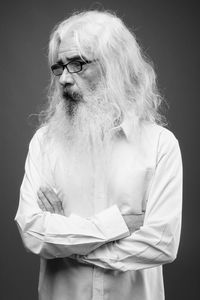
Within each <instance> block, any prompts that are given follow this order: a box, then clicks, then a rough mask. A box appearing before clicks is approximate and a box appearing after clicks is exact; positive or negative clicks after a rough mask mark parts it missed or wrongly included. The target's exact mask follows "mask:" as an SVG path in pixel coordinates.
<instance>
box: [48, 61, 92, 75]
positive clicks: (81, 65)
mask: <svg viewBox="0 0 200 300" xmlns="http://www.w3.org/2000/svg"><path fill="white" fill-rule="evenodd" d="M74 62H76V63H79V64H80V70H78V71H70V70H69V68H68V67H67V66H68V65H70V64H72V63H74ZM90 63H92V61H89V60H84V61H80V60H72V61H70V62H68V63H67V64H62V63H56V64H53V65H52V66H51V71H52V72H53V74H54V75H55V76H61V75H62V73H63V72H64V69H65V68H66V69H67V71H68V72H69V73H79V72H81V71H82V69H83V65H86V64H90ZM56 68H62V73H61V74H55V73H54V70H56Z"/></svg>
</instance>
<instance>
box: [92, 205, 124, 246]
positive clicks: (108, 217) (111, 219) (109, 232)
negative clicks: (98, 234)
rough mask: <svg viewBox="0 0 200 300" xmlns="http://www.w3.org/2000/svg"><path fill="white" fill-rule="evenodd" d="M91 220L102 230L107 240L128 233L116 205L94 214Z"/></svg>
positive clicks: (122, 236) (116, 238) (119, 237)
mask: <svg viewBox="0 0 200 300" xmlns="http://www.w3.org/2000/svg"><path fill="white" fill-rule="evenodd" d="M92 221H93V222H94V223H95V225H96V226H97V227H98V228H99V229H100V230H101V231H102V232H103V234H104V235H105V237H106V240H107V241H108V242H110V241H115V240H118V239H122V238H124V237H127V236H129V235H130V232H129V229H128V227H127V225H126V223H125V221H124V219H123V217H122V215H121V212H120V210H119V208H118V207H117V205H113V206H111V207H109V208H107V209H105V210H103V211H102V212H100V213H98V214H96V215H95V216H94V217H93V218H92Z"/></svg>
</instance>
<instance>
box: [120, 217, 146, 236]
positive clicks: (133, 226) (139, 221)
mask: <svg viewBox="0 0 200 300" xmlns="http://www.w3.org/2000/svg"><path fill="white" fill-rule="evenodd" d="M122 217H123V218H124V221H125V223H126V225H127V227H128V229H129V231H130V233H133V232H135V231H136V230H138V229H140V227H141V226H142V225H143V223H144V213H143V214H141V215H122Z"/></svg>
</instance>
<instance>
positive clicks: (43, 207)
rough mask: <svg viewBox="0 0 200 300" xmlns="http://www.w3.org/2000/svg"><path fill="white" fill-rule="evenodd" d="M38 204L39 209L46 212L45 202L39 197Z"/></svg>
mask: <svg viewBox="0 0 200 300" xmlns="http://www.w3.org/2000/svg"><path fill="white" fill-rule="evenodd" d="M37 203H38V205H39V208H40V209H41V210H42V211H46V208H45V206H44V204H43V202H42V201H41V200H40V198H39V197H38V199H37Z"/></svg>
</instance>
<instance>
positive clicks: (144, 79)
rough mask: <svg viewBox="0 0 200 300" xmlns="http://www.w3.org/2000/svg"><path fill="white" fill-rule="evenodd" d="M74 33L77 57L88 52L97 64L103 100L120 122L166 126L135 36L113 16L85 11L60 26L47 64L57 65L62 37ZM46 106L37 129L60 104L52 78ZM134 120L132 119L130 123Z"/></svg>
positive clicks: (153, 80)
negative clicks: (100, 74) (128, 119)
mask: <svg viewBox="0 0 200 300" xmlns="http://www.w3.org/2000/svg"><path fill="white" fill-rule="evenodd" d="M67 31H71V32H73V34H74V36H75V39H76V43H77V48H78V49H79V52H80V56H84V57H87V54H88V52H89V53H90V54H92V56H93V59H94V60H96V61H97V63H99V64H100V66H101V70H102V74H103V78H104V85H105V92H106V97H107V99H109V101H110V103H111V104H112V105H113V107H115V110H116V111H117V114H118V116H117V118H118V120H120V121H123V119H124V118H125V117H126V116H128V117H131V118H133V119H135V120H136V119H137V120H139V121H143V120H146V121H149V122H154V123H158V124H160V125H165V118H164V117H163V116H162V114H161V113H160V107H161V104H162V102H163V98H162V97H161V95H160V93H159V91H158V88H157V84H156V74H155V71H154V68H153V66H152V63H151V62H150V61H149V60H148V59H147V58H146V57H145V56H144V54H143V53H142V50H141V49H140V47H139V45H138V43H137V41H136V37H135V35H134V33H133V32H131V31H130V30H129V29H128V28H127V27H126V26H125V25H124V23H123V21H122V20H121V19H119V18H118V17H117V16H116V15H114V14H113V13H110V12H107V11H104V12H101V11H85V12H81V13H75V14H73V15H72V16H71V17H69V18H67V19H66V20H64V21H62V22H61V23H59V24H58V25H57V26H56V27H55V28H54V30H53V32H52V34H51V37H50V43H49V65H50V66H51V65H52V64H54V63H56V61H57V58H58V48H59V45H60V43H61V41H62V38H63V35H64V34H65V33H66V32H67ZM48 99H49V101H48V103H47V107H46V109H45V110H43V111H42V112H41V113H40V126H43V125H45V124H48V122H49V121H50V120H51V118H52V117H53V115H54V114H55V112H56V107H57V106H58V104H59V101H61V100H60V97H59V86H58V80H57V79H56V78H55V76H54V75H53V74H52V75H51V81H50V85H49V95H48ZM133 121H134V120H133Z"/></svg>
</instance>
